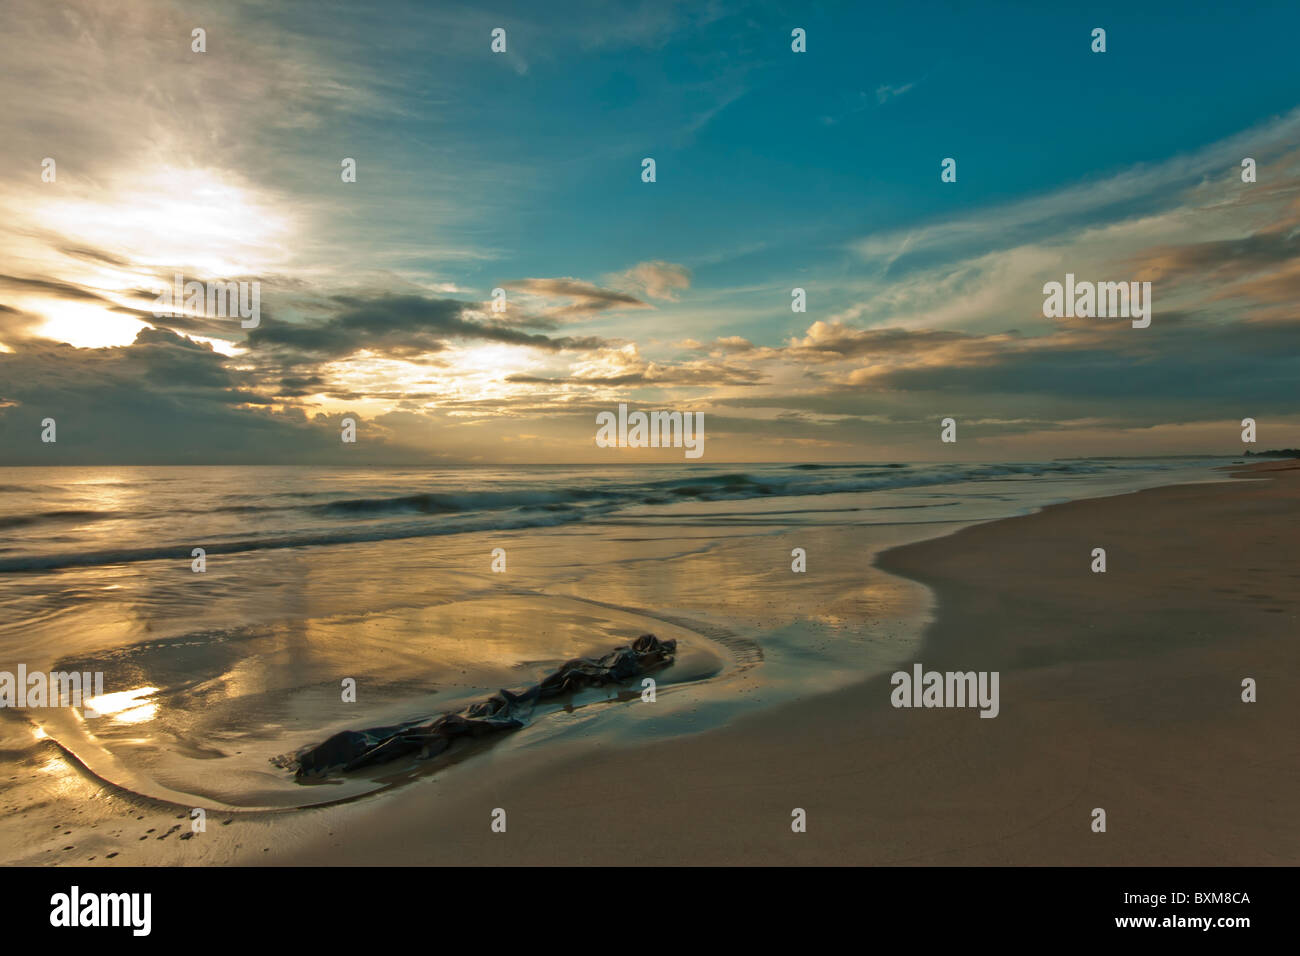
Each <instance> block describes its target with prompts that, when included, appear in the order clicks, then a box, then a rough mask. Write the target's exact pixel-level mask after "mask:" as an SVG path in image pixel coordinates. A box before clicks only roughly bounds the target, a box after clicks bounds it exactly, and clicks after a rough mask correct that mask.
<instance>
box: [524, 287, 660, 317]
mask: <svg viewBox="0 0 1300 956" xmlns="http://www.w3.org/2000/svg"><path fill="white" fill-rule="evenodd" d="M501 285H502V286H503V287H504V288H506V289H515V290H517V291H519V292H523V293H526V294H527V295H530V296H535V297H537V298H540V299H565V300H567V302H566V304H564V305H549V306H545V307H544V308H543V314H544V315H546V316H549V317H553V318H559V319H573V318H590V317H591V316H593V315H598V314H599V313H601V312H607V311H609V310H611V309H649V308H651V306H650V304H649V303H648V302H645V301H643V300H641V299H639V298H637V297H636V296H634V295H631V294H630V293H627V292H618V291H616V290H613V289H604V288H601V287H600V286H597V285H592V284H591V283H590V282H583V281H582V280H581V279H512V280H510V281H507V282H503V283H501Z"/></svg>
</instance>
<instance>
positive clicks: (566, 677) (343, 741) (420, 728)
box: [271, 634, 677, 777]
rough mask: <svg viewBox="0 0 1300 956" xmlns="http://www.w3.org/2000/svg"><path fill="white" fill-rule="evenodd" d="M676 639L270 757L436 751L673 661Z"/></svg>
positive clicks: (312, 762) (640, 641)
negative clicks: (458, 707)
mask: <svg viewBox="0 0 1300 956" xmlns="http://www.w3.org/2000/svg"><path fill="white" fill-rule="evenodd" d="M676 652H677V642H676V641H674V640H665V641H661V640H659V638H657V637H655V636H654V635H653V634H642V635H641V636H640V637H638V638H637V639H636V640H635V641H633V642H632V643H631V645H629V646H626V647H618V648H615V649H614V650H612V651H610V652H609V653H608V654H606V655H605V656H604V657H600V658H596V659H592V658H584V657H579V658H575V659H574V660H571V661H569V662H568V663H567V664H565V665H564V666H562V667H561V668H559V670H557V671H555V672H554V673H552V674H549V675H548V676H546V677H545V678H543V679H542V681H541V682H540V683H538V684H534V685H533V686H531V687H528V688H526V689H524V690H522V691H517V692H512V691H508V690H501V691H498V692H497V693H495V694H493V695H492V696H491V697H489V698H488V699H487V700H484V701H480V702H479V703H477V704H472V705H471V706H469V707H466V708H465V709H464V710H462V711H460V712H459V713H454V714H443V715H442V716H440V717H436V718H434V719H432V720H429V719H428V718H418V719H416V720H409V721H406V722H405V723H401V724H395V725H393V726H390V727H371V728H369V729H367V730H344V731H342V732H341V733H337V734H335V735H334V736H333V737H331V738H329V739H328V740H326V741H325V742H324V743H320V744H317V745H316V746H314V747H304V748H303V749H301V750H298V751H296V752H294V753H292V754H284V755H282V756H279V757H275V758H274V759H273V760H272V761H271V762H272V763H274V764H275V765H276V766H278V767H283V768H285V769H290V770H293V771H294V773H295V774H296V775H297V776H299V777H302V776H308V775H319V774H323V773H326V772H328V771H331V770H342V771H344V772H346V771H349V770H356V769H357V768H359V767H365V766H368V765H370V764H377V763H385V762H387V761H389V760H395V759H396V758H398V757H402V756H407V755H410V754H418V755H419V756H420V757H421V758H426V757H436V756H437V755H438V754H440V753H442V752H443V751H445V750H446V749H447V748H449V747H450V746H451V745H452V743H454V742H455V741H456V740H457V739H458V738H461V737H468V738H474V737H484V736H487V735H489V734H498V733H502V732H504V731H508V730H518V729H519V728H520V727H523V726H525V725H526V724H527V723H528V721H529V719H530V718H531V716H532V711H533V706H534V705H535V704H537V703H538V702H539V701H545V700H551V699H553V698H556V697H563V696H564V695H566V694H571V693H573V692H574V691H577V690H582V689H583V688H584V687H601V686H603V685H606V684H616V683H619V682H621V681H625V680H629V679H630V678H633V677H640V676H641V675H642V674H646V673H649V672H650V671H652V670H658V669H659V668H661V667H666V666H668V665H669V664H671V663H672V662H673V655H674V654H675V653H676Z"/></svg>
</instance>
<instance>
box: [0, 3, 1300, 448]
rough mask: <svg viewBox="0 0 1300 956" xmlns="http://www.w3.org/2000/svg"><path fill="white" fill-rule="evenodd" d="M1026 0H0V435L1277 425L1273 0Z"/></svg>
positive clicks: (837, 434) (1291, 142) (1295, 122)
mask: <svg viewBox="0 0 1300 956" xmlns="http://www.w3.org/2000/svg"><path fill="white" fill-rule="evenodd" d="M1055 6H1056V5H1039V4H1029V3H1016V4H987V3H980V4H975V3H964V2H947V3H908V4H890V5H863V4H852V3H850V4H843V5H833V4H832V5H819V6H817V7H816V8H815V9H810V8H809V6H808V5H807V4H795V3H791V4H780V3H771V4H765V3H751V4H731V3H724V2H694V3H684V4H675V3H668V2H656V3H604V2H592V3H554V4H540V5H539V4H536V3H521V4H518V5H501V4H492V5H485V4H472V5H470V4H466V5H455V4H444V3H427V2H426V3H410V4H403V3H372V4H336V3H329V2H317V3H310V4H298V3H292V2H283V0H279V2H222V3H160V2H156V0H133V2H113V0H74V2H66V3H60V2H48V0H8V2H7V3H6V29H5V30H4V31H3V34H0V94H2V95H0V130H2V131H3V135H0V162H3V166H4V169H5V170H6V175H5V176H4V177H3V178H2V179H0V465H3V464H201V463H250V464H252V463H302V464H312V463H344V462H352V463H358V464H382V463H393V464H397V463H429V464H431V465H436V464H454V463H475V462H483V463H546V462H554V463H573V462H611V461H623V460H626V461H637V462H650V461H665V462H668V461H671V462H680V461H681V460H682V458H681V452H680V450H676V449H644V450H634V449H626V448H622V449H609V448H601V447H597V445H596V443H595V435H596V415H597V414H598V413H600V412H602V411H607V410H616V409H617V407H618V405H619V404H620V403H626V404H627V405H628V406H629V408H632V409H644V410H658V409H663V410H670V411H683V412H697V413H702V414H703V415H704V423H705V424H704V427H705V433H706V436H707V441H706V454H705V456H704V458H703V459H702V460H703V462H704V463H706V464H707V463H710V462H727V461H736V462H743V461H883V460H899V459H902V460H943V459H958V460H971V461H973V460H1007V459H1012V460H1040V459H1047V458H1054V457H1074V456H1096V455H1163V454H1236V453H1239V452H1240V451H1241V450H1242V448H1243V446H1242V444H1241V420H1242V419H1243V418H1246V417H1251V418H1254V419H1256V421H1257V422H1258V430H1259V444H1258V446H1257V447H1258V448H1271V447H1285V446H1289V447H1294V446H1300V401H1298V390H1297V383H1298V382H1300V305H1298V303H1300V71H1297V70H1296V69H1295V53H1294V38H1295V36H1296V34H1297V29H1298V28H1300V7H1297V6H1296V5H1295V4H1294V3H1276V4H1275V3H1260V4H1252V5H1247V6H1244V7H1243V6H1240V5H1237V4H1227V3H1223V4H1196V3H1185V2H1182V3H1168V4H1153V3H1142V4H1137V6H1140V7H1141V8H1142V9H1141V10H1140V11H1138V10H1134V9H1132V7H1133V6H1135V5H1134V4H1132V3H1125V4H1115V5H1108V4H1095V3H1090V4H1087V5H1086V9H1083V10H1082V12H1069V11H1063V10H1058V9H1040V7H1055ZM196 28H201V29H202V30H203V31H205V33H204V41H205V50H204V51H203V52H196V51H195V50H194V49H193V44H194V39H193V31H194V30H195V29H196ZM497 28H500V29H502V30H504V31H505V47H506V48H505V52H494V51H493V50H492V42H493V41H492V32H493V30H495V29H497ZM1095 28H1102V29H1104V30H1105V31H1106V35H1105V39H1106V50H1105V52H1104V53H1102V52H1094V51H1093V49H1092V46H1093V43H1094V41H1093V30H1094V29H1095ZM795 29H800V30H803V31H804V34H805V37H806V50H805V51H804V52H795V51H794V50H793V49H792V31H793V30H795ZM1247 157H1249V158H1251V159H1254V160H1255V164H1256V181H1254V182H1249V183H1248V182H1243V181H1242V166H1241V164H1242V160H1243V159H1245V158H1247ZM646 158H651V159H653V160H654V164H655V179H654V181H653V182H645V181H643V175H642V171H643V160H645V159H646ZM947 158H951V159H954V160H955V163H956V166H955V169H956V178H955V181H952V182H945V181H943V179H942V177H941V172H942V162H943V161H944V160H945V159H947ZM47 159H50V160H53V161H54V176H53V181H48V180H49V178H50V177H49V176H48V175H43V173H44V172H45V170H46V167H47V165H48V164H47V163H46V162H45V161H46V160H47ZM345 159H352V160H354V161H355V167H356V177H355V182H345V181H344V176H343V173H342V166H343V161H344V160H345ZM177 273H180V274H181V275H183V277H184V279H185V280H193V281H198V282H203V283H209V282H247V283H250V284H251V283H257V288H258V289H259V292H260V315H259V317H258V324H257V326H256V327H255V328H244V327H243V326H242V324H241V322H240V321H239V317H238V316H235V317H229V316H221V315H212V314H204V313H203V311H201V310H194V309H184V308H181V309H172V310H167V309H163V310H161V312H160V309H159V307H158V304H157V300H156V297H157V294H158V292H159V291H160V290H161V289H162V288H163V287H164V286H170V285H171V284H172V281H173V280H172V277H173V276H174V275H176V274H177ZM1067 273H1070V274H1073V275H1075V276H1076V277H1077V278H1078V279H1079V280H1090V281H1097V282H1150V283H1151V298H1152V322H1151V324H1150V326H1149V327H1147V328H1134V327H1133V326H1132V325H1131V324H1130V322H1129V321H1127V320H1126V319H1122V318H1120V319H1117V318H1094V317H1085V318H1073V317H1071V318H1048V317H1045V316H1044V308H1043V303H1044V293H1043V287H1044V284H1045V283H1048V282H1052V281H1056V282H1061V281H1064V278H1065V276H1066V274H1067ZM796 288H799V289H803V290H804V292H805V296H806V311H803V312H795V311H793V310H792V301H793V300H792V290H793V289H796ZM494 289H500V290H503V292H504V299H503V301H504V310H503V311H495V310H494V301H495V300H494V296H493V290H494ZM346 417H351V418H353V419H354V420H355V421H356V422H357V423H358V425H357V441H356V443H355V444H344V443H343V442H341V440H340V434H341V431H340V428H341V422H342V420H343V419H344V418H346ZM946 417H951V418H953V419H955V421H956V422H957V437H958V441H957V443H956V444H955V445H944V444H942V443H941V442H940V441H939V435H940V422H941V420H942V419H943V418H946ZM47 418H53V419H54V420H55V421H56V422H57V442H55V443H47V442H43V441H42V440H41V435H42V430H43V427H42V422H43V421H44V420H45V419H47Z"/></svg>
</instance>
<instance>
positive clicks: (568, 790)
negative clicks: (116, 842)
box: [238, 462, 1300, 865]
mask: <svg viewBox="0 0 1300 956" xmlns="http://www.w3.org/2000/svg"><path fill="white" fill-rule="evenodd" d="M1237 474H1243V475H1244V474H1249V476H1250V477H1249V478H1248V479H1247V480H1242V481H1237V482H1231V483H1218V484H1200V485H1185V486H1177V487H1169V488H1161V489H1155V490H1149V491H1142V492H1138V493H1135V494H1131V495H1123V496H1119V497H1110V498H1101V499H1092V500H1084V501H1078V502H1072V503H1069V504H1063V505H1057V506H1053V507H1050V508H1047V509H1046V510H1044V511H1042V512H1040V513H1037V514H1032V515H1028V516H1025V517H1018V518H1012V519H1008V520H1004V521H997V522H992V523H987V524H981V525H975V526H972V527H968V528H965V529H963V530H961V531H959V532H957V533H956V534H954V535H951V536H948V537H942V538H936V539H934V540H930V541H925V542H922V543H919V544H912V545H907V546H904V547H901V548H897V549H895V550H893V551H890V552H888V553H887V554H886V555H885V556H884V557H883V558H882V560H881V561H880V564H881V566H882V567H883V568H885V569H886V570H888V571H890V572H893V573H895V574H898V575H903V576H906V577H908V578H913V579H915V580H918V581H921V582H924V583H925V584H927V585H929V586H930V587H931V588H933V589H935V591H936V592H937V595H938V618H937V621H936V622H935V623H934V624H933V625H932V626H931V627H930V628H929V630H928V631H927V633H926V636H925V640H924V644H923V646H922V647H921V648H920V650H919V653H918V654H917V656H916V657H915V658H914V659H915V660H919V661H920V662H921V663H923V664H924V665H925V667H926V669H927V670H928V669H937V670H997V671H1000V673H1001V683H1000V692H1001V693H1000V696H1001V713H1000V715H999V716H998V717H997V718H996V719H980V718H979V717H978V714H977V712H976V711H975V710H971V709H895V708H893V707H891V706H890V703H889V695H890V690H891V688H890V684H889V679H888V676H887V675H883V676H880V677H877V678H874V679H871V680H868V681H866V682H865V683H860V684H856V685H854V686H850V687H847V688H844V689H842V690H839V691H835V692H833V693H829V694H824V695H818V696H810V697H808V698H806V699H801V700H798V701H797V702H792V703H787V704H783V705H781V706H778V707H774V708H772V709H770V710H766V711H762V712H759V713H756V714H754V715H752V716H748V717H744V718H741V719H738V720H736V721H734V722H732V723H730V724H728V725H727V726H724V727H722V728H717V729H713V730H709V731H708V732H705V733H700V734H695V735H690V736H685V737H679V738H675V739H671V740H660V741H655V742H650V743H640V742H630V741H629V742H627V743H626V744H623V743H622V742H615V743H613V744H606V745H601V746H596V747H594V748H593V747H590V746H577V745H575V744H572V743H565V742H563V741H560V742H557V743H556V745H555V748H551V747H548V748H545V749H546V753H545V754H542V753H540V752H538V751H531V752H530V751H524V752H519V753H514V754H511V755H510V759H509V760H505V759H502V755H501V754H500V753H496V754H489V755H487V756H485V757H484V758H482V760H481V761H480V760H476V761H475V764H476V766H475V772H474V773H473V774H462V775H454V776H448V777H446V778H444V779H441V780H438V781H435V782H432V783H431V784H430V785H419V786H412V787H409V788H406V789H404V790H401V791H398V792H396V793H394V794H392V795H391V796H388V797H384V798H377V799H375V800H373V801H368V802H367V803H366V804H365V805H364V806H360V805H358V806H353V807H338V808H331V809H328V810H321V811H312V812H311V813H309V814H299V815H297V816H295V817H294V818H293V820H292V821H291V822H286V823H285V824H284V825H282V826H278V827H273V826H272V825H271V824H270V823H267V824H265V826H266V827H267V829H266V831H265V832H263V833H261V834H259V835H258V836H257V837H253V838H251V839H249V840H247V841H246V846H256V849H255V850H246V851H245V852H244V853H243V854H242V855H241V856H240V859H239V860H238V861H239V862H264V863H284V864H295V863H298V864H301V863H307V864H323V865H346V864H374V863H379V864H587V863H599V864H620V863H622V864H629V865H648V864H649V865H654V864H673V863H690V864H746V863H755V864H757V863H797V864H804V863H825V864H957V865H973V864H992V865H1001V864H1086V865H1108V864H1120V865H1191V864H1203V865H1229V864H1234V865H1257V864H1264V865H1267V864H1291V865H1294V864H1296V863H1300V820H1297V818H1296V815H1295V808H1296V806H1297V805H1300V733H1297V728H1300V653H1298V651H1297V638H1296V633H1297V632H1296V627H1297V617H1298V615H1300V560H1297V559H1300V537H1298V536H1297V531H1298V530H1300V527H1298V525H1300V517H1298V516H1300V508H1298V506H1300V466H1297V465H1296V463H1295V462H1271V463H1261V464H1257V465H1254V466H1253V467H1251V468H1250V469H1249V470H1248V471H1241V472H1238V473H1237ZM841 546H842V547H844V548H845V551H844V553H843V554H841V555H838V556H833V555H824V554H823V555H820V556H819V560H821V561H824V562H825V565H824V566H828V567H829V566H839V567H844V566H849V565H850V564H851V562H852V561H853V555H852V553H851V543H850V542H849V541H848V540H847V539H844V540H842V542H841ZM1095 547H1104V548H1105V549H1106V551H1107V558H1108V570H1107V572H1106V573H1105V574H1094V573H1092V572H1091V570H1090V563H1091V551H1092V549H1093V548H1095ZM837 560H838V564H837V563H836V562H837ZM900 663H906V664H910V663H911V660H908V661H907V662H900ZM1245 677H1252V678H1254V679H1255V680H1256V681H1257V682H1258V688H1259V690H1258V695H1259V699H1258V702H1257V703H1250V704H1248V703H1243V702H1242V700H1241V682H1242V679H1243V678H1245ZM563 747H569V748H571V752H569V753H568V754H567V755H561V754H560V752H559V750H558V749H556V748H563ZM1097 807H1101V808H1104V809H1105V811H1106V814H1107V831H1106V832H1105V833H1094V832H1093V831H1092V829H1091V822H1092V819H1093V818H1092V811H1093V809H1094V808H1097ZM497 808H501V809H504V810H505V811H506V814H507V828H506V832H505V833H494V832H492V830H491V828H490V822H491V816H492V812H493V810H494V809H497ZM794 808H802V809H804V810H805V811H806V812H807V820H808V823H807V832H805V833H793V832H792V831H791V826H790V821H791V812H792V810H793V809H794Z"/></svg>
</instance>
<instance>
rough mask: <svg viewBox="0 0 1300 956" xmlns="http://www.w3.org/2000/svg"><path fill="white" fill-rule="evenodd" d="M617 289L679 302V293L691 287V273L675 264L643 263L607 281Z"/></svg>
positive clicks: (659, 260)
mask: <svg viewBox="0 0 1300 956" xmlns="http://www.w3.org/2000/svg"><path fill="white" fill-rule="evenodd" d="M605 281H606V282H608V283H609V284H610V285H612V286H615V287H616V288H632V289H635V290H637V291H639V292H641V293H642V294H643V295H646V296H648V297H649V298H651V299H666V300H668V301H670V302H675V301H677V298H678V293H680V292H684V291H686V290H687V289H689V288H690V287H691V271H690V270H689V269H687V268H686V267H685V266H683V265H678V264H677V263H674V262H664V261H663V260H662V259H656V260H653V261H651V262H642V263H638V264H637V265H635V266H633V267H632V268H631V269H627V270H625V271H623V272H616V273H614V274H613V275H611V276H607V277H606V279H605Z"/></svg>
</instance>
